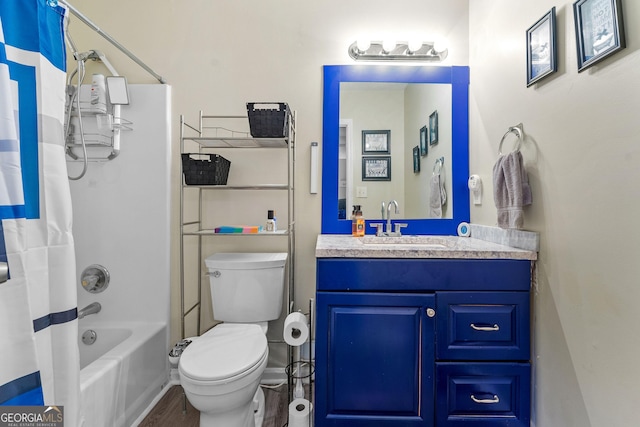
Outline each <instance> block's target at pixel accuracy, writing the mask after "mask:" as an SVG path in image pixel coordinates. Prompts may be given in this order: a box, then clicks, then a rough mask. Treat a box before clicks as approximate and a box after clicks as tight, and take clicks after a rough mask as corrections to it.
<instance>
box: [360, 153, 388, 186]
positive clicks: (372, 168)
mask: <svg viewBox="0 0 640 427" xmlns="http://www.w3.org/2000/svg"><path fill="white" fill-rule="evenodd" d="M362 180H363V181H391V156H363V157H362Z"/></svg>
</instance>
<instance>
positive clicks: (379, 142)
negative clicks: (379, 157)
mask: <svg viewBox="0 0 640 427" xmlns="http://www.w3.org/2000/svg"><path fill="white" fill-rule="evenodd" d="M390 144H391V131H390V130H363V131H362V153H363V154H389V153H391V151H390Z"/></svg>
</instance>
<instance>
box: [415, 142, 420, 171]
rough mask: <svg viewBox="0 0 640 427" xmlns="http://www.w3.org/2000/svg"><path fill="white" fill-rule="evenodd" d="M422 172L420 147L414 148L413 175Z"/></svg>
mask: <svg viewBox="0 0 640 427" xmlns="http://www.w3.org/2000/svg"><path fill="white" fill-rule="evenodd" d="M419 172H420V147H419V146H417V145H416V146H415V147H413V173H419Z"/></svg>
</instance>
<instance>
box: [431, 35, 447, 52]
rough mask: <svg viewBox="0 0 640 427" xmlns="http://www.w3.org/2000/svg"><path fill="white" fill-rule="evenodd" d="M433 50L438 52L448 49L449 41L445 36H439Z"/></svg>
mask: <svg viewBox="0 0 640 427" xmlns="http://www.w3.org/2000/svg"><path fill="white" fill-rule="evenodd" d="M433 50H434V51H436V52H438V53H440V52H444V51H445V50H447V41H446V40H444V39H443V38H437V39H436V40H435V41H434V42H433Z"/></svg>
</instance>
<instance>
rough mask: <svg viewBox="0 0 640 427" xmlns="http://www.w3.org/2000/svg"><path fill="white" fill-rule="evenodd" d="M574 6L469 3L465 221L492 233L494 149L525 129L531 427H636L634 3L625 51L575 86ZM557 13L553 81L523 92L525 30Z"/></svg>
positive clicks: (639, 290)
mask: <svg viewBox="0 0 640 427" xmlns="http://www.w3.org/2000/svg"><path fill="white" fill-rule="evenodd" d="M572 3H573V2H572V1H552V0H535V1H533V0H531V1H517V2H514V1H512V0H473V1H470V2H469V9H470V13H469V16H470V17H469V22H470V29H469V40H470V46H469V51H470V60H469V63H470V67H471V111H470V116H471V118H470V120H471V127H470V149H471V153H470V157H471V161H470V172H471V173H477V174H479V175H480V176H481V177H482V179H483V182H484V185H485V190H486V192H485V199H484V203H483V205H482V206H481V207H474V206H472V210H471V220H472V221H473V222H476V223H481V224H488V225H493V224H495V222H496V211H495V208H494V207H493V201H492V196H491V189H492V186H491V171H492V166H493V163H494V162H495V160H496V158H497V151H498V144H499V142H500V138H501V137H502V135H503V134H504V133H505V132H506V130H507V128H508V127H509V126H512V125H515V124H517V123H520V122H522V123H523V124H524V130H525V133H526V134H527V139H526V143H525V144H524V147H523V148H522V152H523V155H524V158H525V162H526V165H527V170H528V171H529V177H530V180H531V186H532V192H533V205H532V206H531V207H530V208H528V209H526V210H525V228H527V229H529V230H535V231H539V232H540V235H541V248H540V258H539V261H538V270H537V284H536V287H535V289H534V292H535V298H534V317H535V346H534V364H535V384H536V387H535V397H536V405H535V409H534V415H535V422H536V425H537V426H538V427H557V426H580V427H601V426H612V427H613V426H615V427H627V426H632V425H637V423H638V421H637V420H638V404H639V403H640V385H639V384H640V370H638V368H637V361H636V360H637V359H636V357H637V354H638V353H639V352H640V341H639V340H638V339H637V333H636V331H635V325H637V324H639V323H640V311H639V310H638V308H637V301H638V299H639V298H640V287H639V286H638V277H639V276H640V264H639V263H638V255H639V254H640V249H639V246H638V239H639V238H640V231H639V229H638V227H635V226H633V225H629V224H634V223H635V221H637V218H638V216H639V214H640V198H639V197H638V196H640V190H639V189H638V182H639V181H640V150H639V148H638V135H640V121H639V120H638V112H639V111H640V83H639V80H638V75H639V74H638V69H639V68H640V53H639V52H638V45H639V44H640V32H639V30H638V26H637V23H638V22H640V3H639V2H637V1H632V0H627V1H623V2H622V3H623V12H624V15H625V16H624V18H625V21H626V23H627V32H626V34H627V44H628V47H627V48H626V49H625V50H623V51H621V52H619V53H617V54H615V55H614V56H613V57H611V58H609V59H607V60H605V61H604V62H602V63H601V64H598V65H596V66H594V67H592V68H590V69H589V70H587V71H584V72H582V73H580V74H578V72H577V65H576V44H575V35H574V34H575V33H574V20H573V10H572ZM553 6H555V7H556V9H557V18H558V53H559V55H558V57H559V70H558V72H557V73H556V74H555V75H554V76H553V77H550V78H547V79H545V80H543V81H542V82H541V83H539V84H537V85H535V86H532V87H530V88H527V87H526V74H525V70H526V54H525V31H526V30H527V28H529V27H530V26H531V25H533V24H534V23H535V22H536V21H537V20H538V19H539V18H541V17H542V16H543V15H544V14H545V13H546V12H547V11H549V9H551V7H553Z"/></svg>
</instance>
